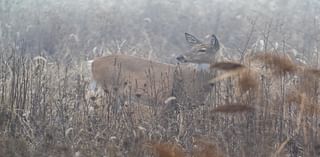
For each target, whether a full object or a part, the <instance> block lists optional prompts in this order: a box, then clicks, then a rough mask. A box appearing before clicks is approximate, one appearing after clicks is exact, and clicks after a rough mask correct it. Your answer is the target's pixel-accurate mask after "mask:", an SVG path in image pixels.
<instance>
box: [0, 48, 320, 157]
mask: <svg viewBox="0 0 320 157" xmlns="http://www.w3.org/2000/svg"><path fill="white" fill-rule="evenodd" d="M13 50H14V49H12V51H11V52H10V53H9V52H7V53H1V55H0V61H1V62H0V71H1V72H0V103H1V108H0V109H1V112H0V120H1V121H0V129H1V130H0V133H1V140H0V144H1V145H2V147H1V149H0V151H1V153H2V154H5V156H19V154H24V155H25V156H50V155H51V156H90V157H91V156H112V157H113V156H114V157H116V156H157V155H158V156H179V157H181V156H194V157H209V156H214V157H220V156H221V157H222V156H235V157H237V156H239V157H244V156H246V157H247V156H317V155H319V142H320V141H319V140H318V139H319V138H318V133H319V132H318V131H319V124H318V119H319V118H318V114H319V112H320V111H319V110H320V109H319V103H318V102H319V100H318V99H319V98H318V95H319V94H318V91H319V85H318V77H317V76H318V71H319V70H318V69H317V68H316V67H309V66H307V65H296V64H295V62H294V60H293V59H288V58H287V59H286V58H282V57H281V56H278V55H273V54H263V55H261V56H260V57H258V58H253V59H252V60H251V64H250V65H247V64H239V63H236V62H221V63H217V64H215V65H212V66H211V68H212V69H218V71H219V72H218V73H217V75H216V77H215V78H213V79H212V80H211V81H212V82H211V83H212V84H209V83H208V82H205V81H204V80H210V79H209V78H210V77H211V75H210V74H208V73H207V72H197V73H196V75H195V78H194V81H192V82H186V81H185V78H183V77H182V76H179V72H178V71H177V73H176V75H177V76H176V77H175V78H176V81H175V86H174V87H175V88H174V93H175V95H174V97H169V98H168V99H167V100H168V101H165V102H162V101H158V100H160V99H157V96H156V95H161V93H159V92H161V91H152V90H154V89H156V88H150V89H149V90H150V91H148V92H147V93H150V94H149V96H150V99H141V98H139V96H137V95H136V94H134V92H130V88H128V89H127V92H121V93H120V92H119V91H118V90H116V89H114V90H112V91H109V92H103V91H101V92H98V93H95V95H94V96H88V93H89V92H88V91H89V84H90V77H89V75H87V74H88V73H89V71H87V69H85V67H84V66H81V63H80V62H72V63H69V64H65V63H62V62H59V61H55V60H50V59H47V58H46V56H41V57H36V58H31V57H28V56H21V55H17V52H15V51H13ZM262 56H263V57H262ZM42 57H43V58H42ZM263 58H264V59H265V60H263ZM255 62H259V66H255V67H254V65H256V64H255ZM280 62H281V64H280ZM282 62H285V64H283V63H282ZM150 73H152V71H150ZM148 76H151V75H148ZM148 76H147V77H148ZM149 79H150V81H152V77H150V78H149ZM199 136H201V137H207V138H206V139H205V140H204V139H198V140H195V139H194V137H199ZM146 141H154V142H153V143H151V144H149V145H148V147H144V145H145V144H146ZM170 141H171V142H170ZM172 141H173V142H172ZM150 148H151V149H150ZM13 150H19V151H13Z"/></svg>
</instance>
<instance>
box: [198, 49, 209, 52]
mask: <svg viewBox="0 0 320 157" xmlns="http://www.w3.org/2000/svg"><path fill="white" fill-rule="evenodd" d="M206 51H207V49H200V50H198V52H206Z"/></svg>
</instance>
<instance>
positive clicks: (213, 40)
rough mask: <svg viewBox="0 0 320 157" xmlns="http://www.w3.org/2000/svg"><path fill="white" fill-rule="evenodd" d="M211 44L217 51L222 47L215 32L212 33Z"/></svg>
mask: <svg viewBox="0 0 320 157" xmlns="http://www.w3.org/2000/svg"><path fill="white" fill-rule="evenodd" d="M211 46H212V48H213V49H214V50H216V51H218V50H219V49H220V44H219V41H218V38H217V37H216V36H215V35H214V34H212V35H211Z"/></svg>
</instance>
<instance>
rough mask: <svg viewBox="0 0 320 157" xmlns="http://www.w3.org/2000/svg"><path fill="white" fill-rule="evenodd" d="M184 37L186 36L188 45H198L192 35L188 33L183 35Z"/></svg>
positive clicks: (198, 41) (198, 42) (197, 41)
mask: <svg viewBox="0 0 320 157" xmlns="http://www.w3.org/2000/svg"><path fill="white" fill-rule="evenodd" d="M184 35H185V36H186V40H187V42H188V43H189V45H191V46H192V45H194V44H200V43H201V42H200V40H198V39H197V38H196V37H194V36H193V35H191V34H189V33H184Z"/></svg>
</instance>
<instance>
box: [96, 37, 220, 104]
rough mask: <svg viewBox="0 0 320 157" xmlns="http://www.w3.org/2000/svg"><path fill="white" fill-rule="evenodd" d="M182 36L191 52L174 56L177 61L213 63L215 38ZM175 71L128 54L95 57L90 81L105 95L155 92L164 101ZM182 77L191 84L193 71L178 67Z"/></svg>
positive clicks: (174, 66) (168, 94) (169, 67)
mask: <svg viewBox="0 0 320 157" xmlns="http://www.w3.org/2000/svg"><path fill="white" fill-rule="evenodd" d="M185 37H186V40H187V42H188V43H189V44H190V45H191V46H192V48H191V52H192V53H190V54H185V55H181V56H179V57H177V60H178V61H180V62H191V63H212V60H214V59H215V56H216V53H217V52H218V51H219V48H220V46H219V41H218V39H217V38H216V36H215V35H212V36H211V37H212V38H211V41H210V43H209V44H205V43H203V42H201V41H200V40H198V39H197V38H195V37H194V36H192V35H190V34H188V33H185ZM176 68H177V66H176V65H173V64H165V63H160V62H156V61H151V60H147V59H143V58H138V57H133V56H128V55H110V56H104V57H100V58H96V59H95V60H94V61H93V62H92V66H91V71H92V77H93V79H94V80H95V81H96V82H97V83H98V85H100V86H101V87H102V88H103V89H104V90H105V91H106V92H109V91H110V90H118V89H130V91H132V92H133V93H134V94H138V95H141V94H142V95H143V94H144V93H145V94H149V95H150V94H151V95H153V96H157V95H155V94H154V93H161V96H164V98H166V97H168V96H170V95H171V92H172V90H173V84H174V71H175V69H176ZM181 74H182V75H181V76H182V77H183V78H184V79H185V80H186V81H185V82H190V81H192V79H194V74H195V69H194V68H190V67H188V66H186V65H181ZM150 89H151V90H150ZM150 91H151V92H153V93H150ZM154 91H155V92H154ZM148 92H149V93H148Z"/></svg>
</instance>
